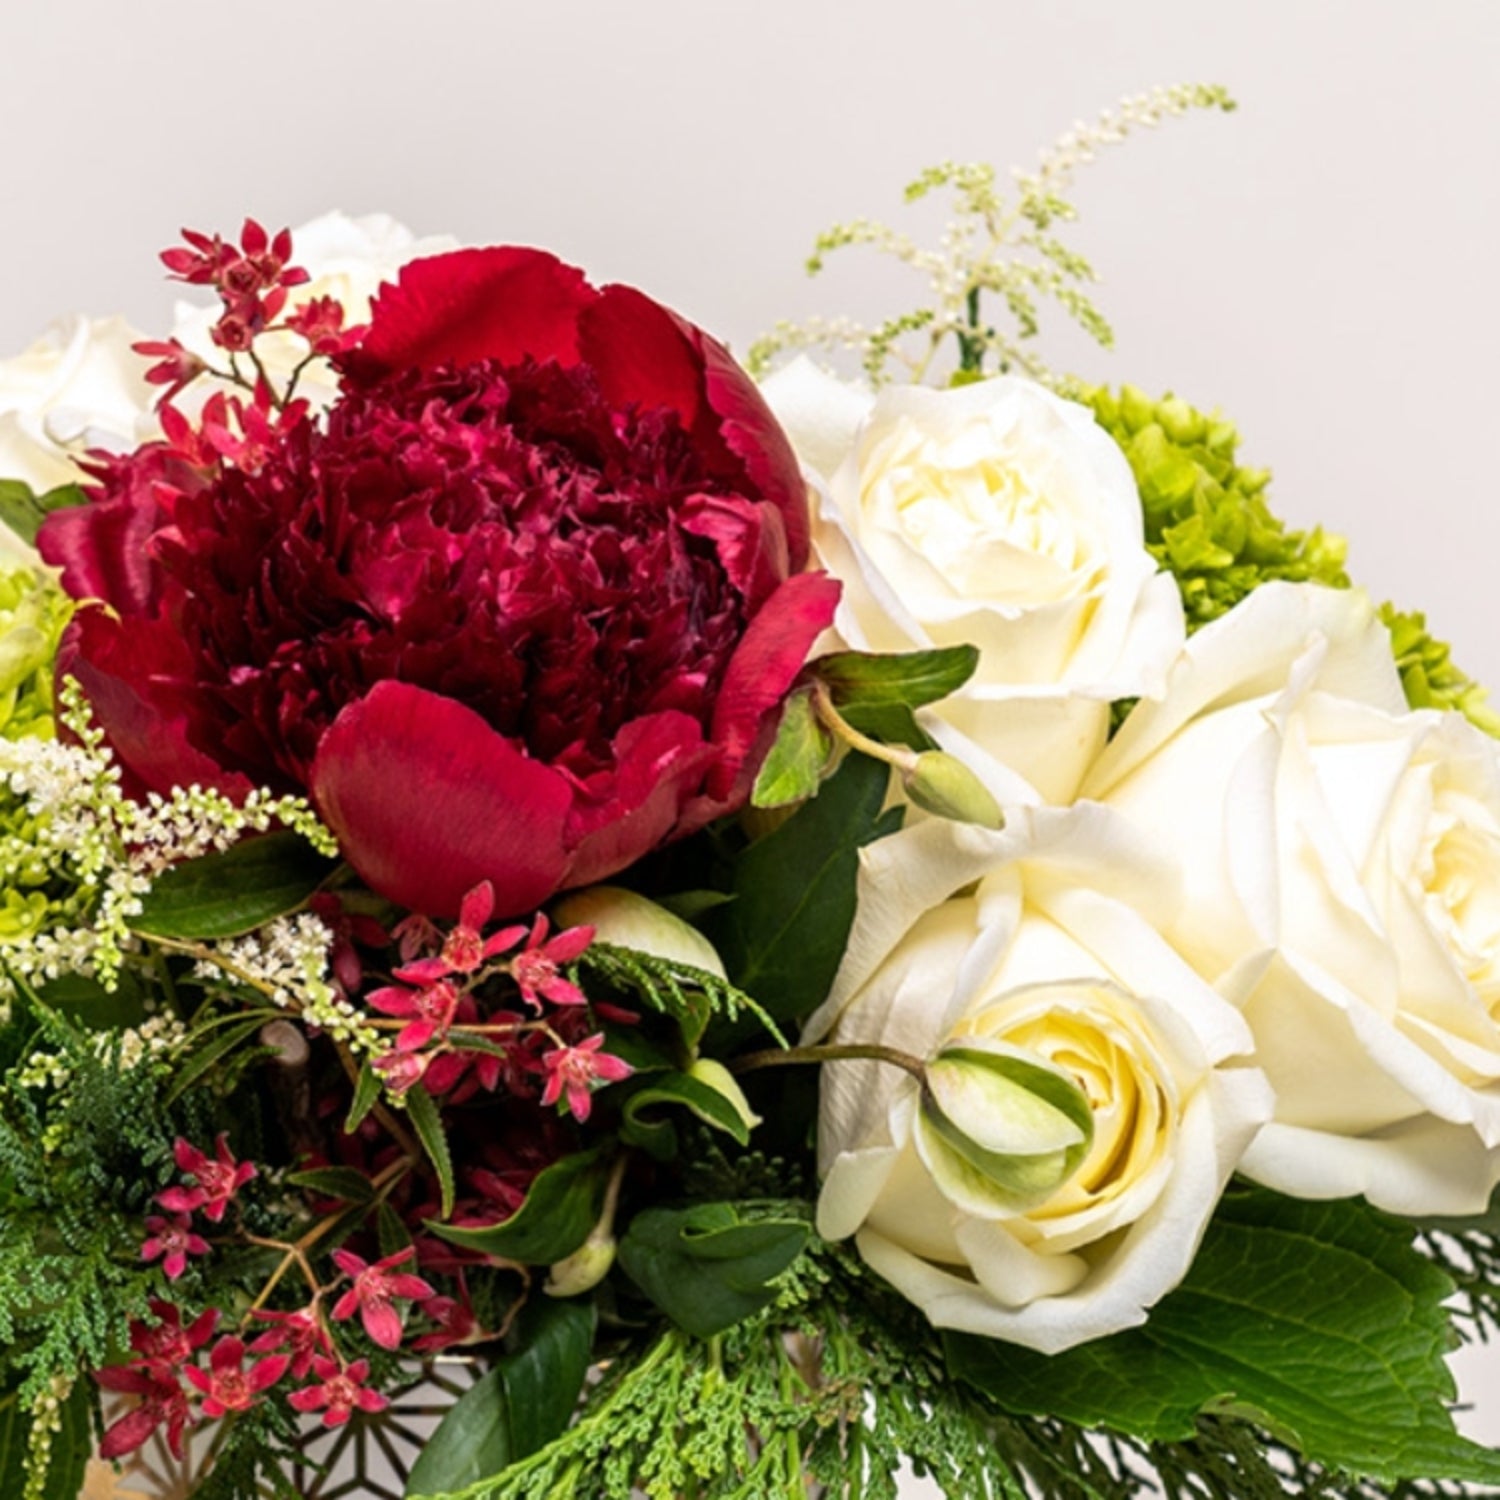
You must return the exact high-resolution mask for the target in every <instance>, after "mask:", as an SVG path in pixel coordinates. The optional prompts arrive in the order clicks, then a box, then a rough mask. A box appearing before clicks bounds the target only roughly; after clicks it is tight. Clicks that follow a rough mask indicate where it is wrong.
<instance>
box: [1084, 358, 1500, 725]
mask: <svg viewBox="0 0 1500 1500" xmlns="http://www.w3.org/2000/svg"><path fill="white" fill-rule="evenodd" d="M1068 394H1069V395H1070V396H1072V397H1073V399H1074V400H1077V401H1081V402H1082V403H1083V404H1084V405H1086V406H1088V407H1090V408H1091V409H1092V410H1093V413H1094V416H1095V417H1096V419H1097V420H1098V422H1099V424H1100V426H1102V427H1103V428H1104V430H1105V431H1106V432H1108V433H1109V435H1110V436H1111V437H1112V438H1114V440H1115V441H1116V442H1117V443H1118V444H1119V445H1120V447H1121V449H1122V450H1123V451H1124V453H1125V457H1126V458H1127V459H1128V460H1129V462H1130V467H1131V471H1132V472H1133V473H1134V475H1135V482H1136V485H1137V487H1138V488H1139V490H1140V492H1141V506H1142V509H1143V510H1144V512H1145V519H1146V545H1147V547H1148V549H1149V550H1150V552H1151V555H1152V556H1153V557H1155V558H1156V560H1157V561H1158V562H1159V563H1160V564H1161V566H1162V567H1163V568H1164V569H1166V570H1167V571H1168V572H1169V573H1171V574H1172V575H1173V576H1174V577H1175V578H1176V579H1177V585H1178V587H1179V589H1181V591H1182V603H1183V608H1184V610H1185V611H1186V614H1187V625H1188V629H1189V630H1190V631H1192V630H1196V629H1197V628H1198V627H1199V626H1200V625H1206V624H1207V623H1208V622H1209V621H1210V620H1214V619H1217V618H1218V617H1219V616H1220V615H1222V614H1223V613H1225V611H1226V610H1229V609H1232V608H1233V607H1234V606H1235V605H1236V604H1238V603H1239V601H1240V600H1241V599H1243V598H1244V597H1245V595H1246V594H1248V593H1250V591H1251V590H1252V589H1255V588H1258V587H1259V586H1260V585H1261V584H1262V583H1266V582H1268V581H1269V580H1270V579H1273V578H1284V579H1288V580H1290V581H1291V582H1293V583H1321V584H1325V585H1326V586H1328V587H1329V588H1341V589H1342V588H1348V587H1349V575H1348V574H1347V573H1346V572H1345V571H1344V556H1345V551H1346V543H1345V542H1344V539H1343V538H1342V537H1338V536H1333V535H1331V534H1330V533H1328V532H1325V531H1324V530H1322V529H1321V528H1316V529H1314V530H1312V531H1289V530H1287V527H1286V525H1285V523H1284V522H1282V521H1281V520H1280V519H1279V518H1278V517H1277V516H1275V515H1274V514H1272V512H1271V510H1270V509H1269V507H1268V506H1267V505H1266V500H1265V490H1266V486H1267V484H1268V483H1269V481H1270V477H1271V476H1270V474H1269V472H1268V471H1267V470H1265V469H1246V468H1242V467H1241V466H1240V465H1239V464H1237V463H1236V462H1235V449H1236V447H1237V446H1238V444H1239V433H1238V432H1237V431H1236V430H1235V427H1234V424H1233V423H1231V422H1228V421H1226V420H1225V419H1224V418H1223V417H1221V416H1218V415H1216V414H1215V415H1205V414H1204V413H1203V412H1200V411H1197V410H1195V409H1194V408H1193V407H1191V406H1189V405H1188V404H1187V402H1186V401H1181V400H1179V399H1178V398H1177V397H1175V396H1170V395H1168V396H1163V397H1162V399H1161V400H1160V401H1153V400H1152V399H1151V398H1150V397H1149V396H1147V395H1146V394H1145V393H1144V392H1143V391H1139V390H1137V389H1136V388H1135V387H1134V386H1128V385H1127V386H1122V387H1121V389H1120V391H1119V394H1118V395H1117V394H1115V393H1114V392H1113V391H1111V390H1109V389H1107V388H1105V387H1102V386H1101V387H1090V386H1075V387H1073V388H1072V389H1070V390H1069V391H1068ZM1380 617H1381V619H1382V620H1384V621H1385V624H1386V627H1387V628H1388V629H1389V630H1390V632H1391V650H1392V652H1393V654H1394V655H1395V658H1396V667H1397V670H1398V671H1399V672H1400V674H1401V682H1402V685H1403V686H1404V688H1405V689H1406V699H1407V702H1408V703H1410V704H1411V706H1412V707H1413V708H1440V709H1452V710H1455V711H1457V712H1458V713H1461V714H1463V715H1464V716H1465V717H1466V718H1468V719H1469V720H1470V722H1472V723H1473V724H1475V725H1477V726H1478V727H1479V728H1480V729H1482V730H1484V731H1485V733H1486V734H1492V735H1495V736H1496V737H1500V713H1496V711H1495V710H1494V709H1492V708H1491V707H1489V705H1488V704H1487V703H1486V701H1485V699H1486V697H1487V693H1486V690H1485V689H1484V688H1482V687H1480V686H1479V684H1478V683H1476V682H1475V681H1474V680H1473V679H1472V678H1470V677H1468V676H1467V675H1466V674H1465V673H1464V672H1462V671H1460V670H1459V669H1458V667H1456V666H1455V665H1454V664H1453V662H1452V660H1451V659H1450V653H1449V648H1448V647H1447V646H1446V645H1445V644H1444V643H1443V642H1442V641H1438V640H1434V639H1433V637H1432V636H1431V635H1429V634H1428V633H1427V622H1426V620H1425V619H1424V618H1423V616H1422V615H1420V614H1415V613H1403V612H1402V611H1400V610H1398V609H1396V607H1395V606H1394V605H1391V604H1386V605H1382V606H1381V611H1380Z"/></svg>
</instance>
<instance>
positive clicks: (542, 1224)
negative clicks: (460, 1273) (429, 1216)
mask: <svg viewBox="0 0 1500 1500" xmlns="http://www.w3.org/2000/svg"><path fill="white" fill-rule="evenodd" d="M607 1175H608V1166H607V1164H606V1162H605V1160H604V1156H603V1151H602V1149H600V1148H595V1149H594V1150H592V1151H582V1152H579V1153H577V1154H576V1155H574V1156H565V1157H563V1159H562V1160H561V1161H557V1162H553V1164H552V1165H551V1166H550V1167H547V1168H546V1169H545V1170H544V1171H542V1172H539V1173H538V1174H537V1177H536V1179H535V1181H533V1183H532V1184H531V1187H530V1188H529V1189H528V1190H527V1193H526V1198H525V1201H524V1202H523V1203H522V1204H521V1206H520V1208H518V1209H517V1210H516V1211H515V1213H513V1214H512V1215H511V1216H510V1218H508V1219H506V1220H504V1221H503V1222H501V1223H499V1224H491V1225H489V1226H487V1227H486V1228H482V1229H467V1228H460V1227H459V1226H458V1225H455V1224H439V1223H435V1222H433V1221H431V1220H429V1221H428V1224H427V1227H428V1228H429V1229H431V1230H432V1232H433V1233H434V1234H436V1235H439V1236H441V1237H442V1238H443V1239H445V1240H447V1241H449V1242H450V1243H451V1244H454V1245H462V1246H463V1247H464V1248H465V1249H469V1250H478V1251H479V1252H480V1253H481V1254H483V1255H498V1256H501V1257H503V1258H504V1259H506V1260H514V1261H519V1262H521V1263H522V1264H523V1265H551V1264H552V1263H553V1262H554V1261H559V1260H562V1259H564V1257H566V1256H569V1255H571V1254H572V1253H573V1252H574V1251H575V1250H576V1249H577V1248H578V1247H579V1246H580V1245H581V1244H582V1243H583V1242H584V1241H585V1240H586V1239H587V1238H588V1237H589V1231H590V1230H591V1229H592V1228H593V1227H594V1225H595V1224H596V1223H597V1222H598V1220H599V1210H600V1207H601V1204H602V1201H603V1198H604V1183H605V1178H606V1176H607Z"/></svg>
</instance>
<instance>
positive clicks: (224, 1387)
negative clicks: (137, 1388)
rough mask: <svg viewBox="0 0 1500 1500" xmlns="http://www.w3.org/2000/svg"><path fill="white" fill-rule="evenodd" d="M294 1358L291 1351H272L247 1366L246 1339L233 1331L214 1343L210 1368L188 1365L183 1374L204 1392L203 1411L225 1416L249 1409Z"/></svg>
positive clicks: (213, 1415)
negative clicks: (272, 1352)
mask: <svg viewBox="0 0 1500 1500" xmlns="http://www.w3.org/2000/svg"><path fill="white" fill-rule="evenodd" d="M291 1362H292V1361H291V1356H290V1355H287V1354H269V1355H266V1356H265V1357H264V1358H262V1359H258V1360H256V1361H255V1363H254V1364H253V1365H251V1366H250V1368H249V1370H246V1369H244V1368H243V1367H244V1363H245V1345H244V1341H243V1340H242V1339H238V1338H235V1337H234V1336H233V1335H232V1334H231V1335H229V1336H227V1337H225V1338H222V1339H220V1340H219V1342H218V1343H217V1344H215V1345H214V1347H213V1349H212V1351H211V1352H210V1354H209V1356H208V1369H206V1370H205V1369H202V1368H201V1367H200V1366H198V1365H189V1366H188V1367H187V1369H186V1370H184V1371H183V1374H185V1375H186V1376H187V1378H188V1381H189V1383H190V1384H192V1385H193V1386H195V1387H196V1388H197V1389H198V1391H199V1392H200V1393H201V1394H202V1396H203V1415H204V1416H206V1417H222V1416H223V1415H224V1414H225V1413H226V1412H231V1411H248V1410H249V1409H250V1408H251V1407H252V1406H254V1405H255V1398H256V1397H257V1396H259V1395H260V1394H261V1392H263V1391H268V1390H270V1388H271V1387H272V1386H273V1385H275V1384H276V1382H277V1381H278V1380H280V1379H281V1377H282V1376H283V1375H285V1374H286V1372H287V1367H288V1366H289V1365H290V1364H291Z"/></svg>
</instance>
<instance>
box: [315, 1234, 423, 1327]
mask: <svg viewBox="0 0 1500 1500" xmlns="http://www.w3.org/2000/svg"><path fill="white" fill-rule="evenodd" d="M416 1253H417V1251H416V1247H415V1246H414V1245H408V1246H407V1247H406V1249H405V1250H400V1251H398V1252H397V1253H396V1254H395V1255H387V1256H386V1257H385V1259H384V1260H377V1261H376V1262H375V1264H374V1265H370V1264H369V1263H368V1262H366V1261H364V1260H361V1259H360V1257H359V1256H357V1255H355V1254H354V1253H353V1252H352V1251H349V1250H335V1251H334V1252H333V1260H334V1264H335V1265H337V1266H338V1268H339V1270H341V1271H342V1272H343V1273H344V1274H345V1275H346V1276H348V1277H351V1278H352V1280H353V1283H354V1284H353V1285H352V1286H351V1287H350V1288H349V1290H348V1291H347V1292H345V1293H344V1295H343V1296H342V1297H340V1298H339V1300H338V1301H337V1302H336V1303H335V1304H334V1308H333V1316H334V1317H335V1318H337V1319H338V1320H339V1321H340V1322H342V1321H343V1320H344V1319H345V1318H352V1317H353V1316H354V1314H355V1313H356V1312H358V1313H359V1317H360V1321H361V1322H362V1323H363V1324H364V1328H365V1332H366V1333H367V1334H369V1336H370V1338H371V1339H372V1340H373V1341H374V1342H375V1343H377V1344H379V1345H380V1347H381V1348H382V1349H396V1348H399V1347H400V1344H401V1334H402V1331H403V1330H402V1326H401V1314H400V1313H399V1312H398V1311H397V1310H396V1308H395V1306H394V1305H393V1304H394V1302H395V1301H396V1300H397V1299H400V1300H402V1301H406V1302H420V1301H421V1300H422V1299H423V1298H425V1297H431V1296H433V1295H435V1293H434V1290H433V1288H432V1287H431V1286H429V1285H428V1284H427V1283H426V1282H425V1281H423V1280H422V1278H421V1277H420V1276H413V1275H411V1274H410V1273H409V1272H400V1271H397V1270H396V1267H397V1266H401V1265H405V1263H406V1262H407V1261H409V1260H411V1259H412V1258H413V1257H414V1256H415V1255H416Z"/></svg>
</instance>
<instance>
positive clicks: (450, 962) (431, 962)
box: [396, 880, 526, 984]
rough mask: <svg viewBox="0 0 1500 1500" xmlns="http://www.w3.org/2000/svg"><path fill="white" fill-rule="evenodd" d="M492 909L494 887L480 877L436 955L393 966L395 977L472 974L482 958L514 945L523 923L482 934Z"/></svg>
mask: <svg viewBox="0 0 1500 1500" xmlns="http://www.w3.org/2000/svg"><path fill="white" fill-rule="evenodd" d="M494 910H495V888H494V886H493V885H491V884H490V882H489V881H488V880H481V881H480V882H479V884H478V885H476V886H475V887H474V888H473V890H471V891H470V892H469V893H468V894H467V895H466V896H465V897H464V898H463V901H462V903H461V904H460V906H459V910H458V922H457V924H456V925H455V926H454V927H453V929H452V930H451V931H450V932H449V933H448V936H447V937H446V938H444V939H443V951H442V953H441V954H440V955H439V956H438V957H436V958H419V959H417V960H416V961H415V962H414V963H409V964H405V965H404V966H403V967H401V968H399V969H397V970H396V978H397V979H401V980H405V981H406V982H407V983H408V984H430V983H432V982H433V981H434V980H437V979H446V978H447V977H448V975H450V974H472V973H473V972H474V971H475V970H476V969H478V968H479V967H480V966H481V965H482V964H483V963H485V962H486V960H488V959H491V958H495V957H497V956H498V955H499V954H501V953H504V952H505V951H506V950H507V949H510V948H514V947H515V945H516V944H517V943H519V942H520V941H521V939H522V938H523V937H525V935H526V929H525V928H524V927H502V928H501V929H500V931H499V932H496V933H494V934H492V935H491V936H490V937H485V935H484V927H485V924H486V923H487V922H488V921H489V920H490V916H491V915H492V914H493V912H494Z"/></svg>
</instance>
